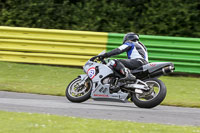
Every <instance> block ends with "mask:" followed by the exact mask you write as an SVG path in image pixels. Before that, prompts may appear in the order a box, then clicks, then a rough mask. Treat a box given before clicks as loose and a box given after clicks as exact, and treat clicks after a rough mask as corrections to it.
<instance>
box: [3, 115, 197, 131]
mask: <svg viewBox="0 0 200 133" xmlns="http://www.w3.org/2000/svg"><path fill="white" fill-rule="evenodd" d="M0 118H1V121H0V133H110V132H114V133H199V132H200V127H195V126H175V125H163V124H147V123H135V122H128V121H112V120H95V119H84V118H76V117H66V116H56V115H48V114H32V113H12V112H3V111H0Z"/></svg>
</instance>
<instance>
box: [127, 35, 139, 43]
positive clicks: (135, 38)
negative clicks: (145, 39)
mask: <svg viewBox="0 0 200 133" xmlns="http://www.w3.org/2000/svg"><path fill="white" fill-rule="evenodd" d="M129 40H130V41H139V35H138V34H135V33H134V32H129V33H127V34H126V35H125V36H124V39H123V43H125V42H126V41H129Z"/></svg>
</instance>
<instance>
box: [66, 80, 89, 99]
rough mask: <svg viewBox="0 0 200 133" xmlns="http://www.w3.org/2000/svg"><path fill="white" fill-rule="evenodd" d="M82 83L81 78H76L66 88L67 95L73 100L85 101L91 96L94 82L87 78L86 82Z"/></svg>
mask: <svg viewBox="0 0 200 133" xmlns="http://www.w3.org/2000/svg"><path fill="white" fill-rule="evenodd" d="M80 83H81V78H80V77H78V78H76V79H74V80H73V81H72V82H71V83H70V84H69V85H68V86H67V88H66V92H65V94H66V97H67V99H68V100H69V101H71V102H76V103H80V102H84V101H86V100H88V99H89V98H90V94H91V91H92V82H91V80H90V79H87V80H86V81H85V82H84V84H80Z"/></svg>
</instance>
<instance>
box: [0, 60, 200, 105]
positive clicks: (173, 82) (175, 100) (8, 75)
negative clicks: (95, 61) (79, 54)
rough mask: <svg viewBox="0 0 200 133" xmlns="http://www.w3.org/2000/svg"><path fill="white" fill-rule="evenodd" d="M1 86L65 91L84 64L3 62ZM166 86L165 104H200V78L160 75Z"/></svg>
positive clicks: (54, 91)
mask: <svg viewBox="0 0 200 133" xmlns="http://www.w3.org/2000/svg"><path fill="white" fill-rule="evenodd" d="M0 68H1V71H0V75H1V76H0V90H7V91H16V92H26V93H39V94H50V95H62V96H64V95H65V88H66V87H67V85H68V83H69V82H70V81H71V80H73V79H74V78H76V77H77V75H79V74H83V70H82V69H81V68H70V67H58V66H45V65H30V64H18V63H8V62H0ZM160 79H161V80H162V81H163V82H164V83H165V85H166V86H167V96H166V99H165V100H164V101H163V103H162V104H164V105H175V106H188V107H200V85H199V83H200V78H194V77H171V76H170V77H169V76H163V77H161V78H160Z"/></svg>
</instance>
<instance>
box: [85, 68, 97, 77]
mask: <svg viewBox="0 0 200 133" xmlns="http://www.w3.org/2000/svg"><path fill="white" fill-rule="evenodd" d="M95 74H96V70H95V67H91V68H89V69H88V71H87V75H88V76H89V77H90V79H93V78H94V77H95Z"/></svg>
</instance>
